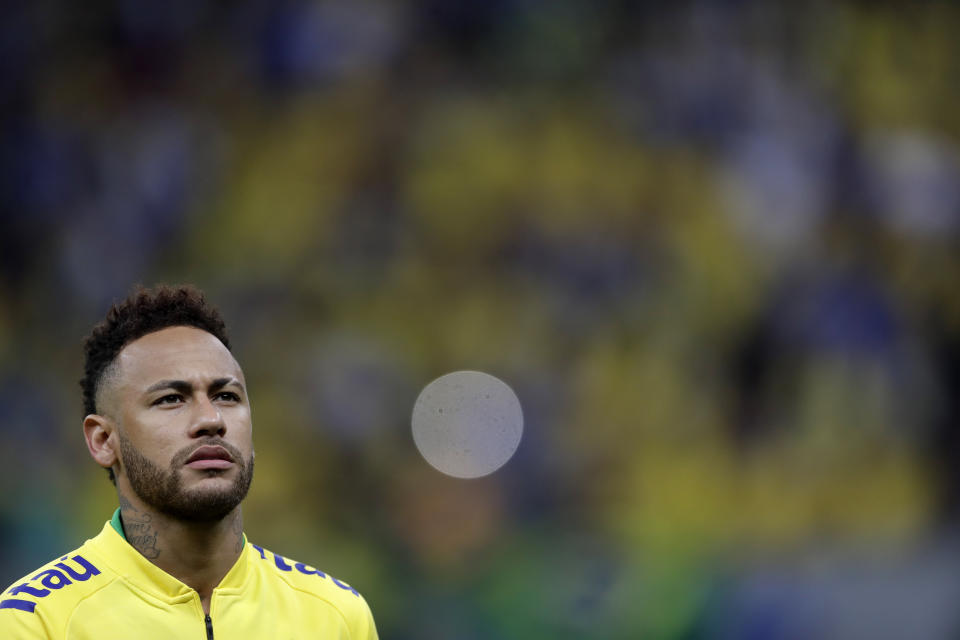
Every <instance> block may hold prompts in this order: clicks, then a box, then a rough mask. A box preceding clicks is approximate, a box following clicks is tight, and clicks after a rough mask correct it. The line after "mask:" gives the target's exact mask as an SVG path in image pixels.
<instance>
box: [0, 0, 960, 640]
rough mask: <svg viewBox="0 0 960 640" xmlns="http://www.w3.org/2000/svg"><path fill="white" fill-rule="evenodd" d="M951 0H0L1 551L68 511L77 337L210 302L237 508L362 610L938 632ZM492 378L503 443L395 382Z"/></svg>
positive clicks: (949, 625)
mask: <svg viewBox="0 0 960 640" xmlns="http://www.w3.org/2000/svg"><path fill="white" fill-rule="evenodd" d="M958 32H960V10H958V8H957V7H956V6H954V5H951V4H950V3H923V4H918V5H916V6H911V7H910V8H906V7H904V6H901V5H898V4H896V3H883V2H881V3H871V2H810V3H784V2H759V1H757V2H749V1H725V2H723V1H715V2H680V3H635V2H625V1H620V2H573V1H569V0H551V1H549V2H547V1H544V0H486V1H483V2H481V1H477V0H468V1H464V2H450V1H443V0H417V1H411V2H402V3H401V2H377V1H368V0H333V1H323V2H308V1H305V0H279V1H275V2H266V1H252V2H242V3H214V2H209V1H207V2H204V1H196V0H172V1H170V2H164V3H155V2H146V1H144V0H116V1H114V2H103V1H100V2H92V3H67V2H58V1H53V0H39V1H36V2H29V3H28V2H12V3H7V4H6V5H5V8H4V11H3V18H2V20H0V435H2V439H3V442H4V444H3V446H2V449H0V483H2V484H0V486H2V491H0V549H2V552H0V582H2V583H3V584H9V583H10V582H12V581H13V580H15V579H16V578H17V577H19V576H21V575H23V574H24V573H26V572H28V571H30V570H31V569H33V568H35V567H36V566H38V565H39V564H41V563H43V562H46V561H47V560H49V559H50V558H52V557H54V555H55V554H57V553H61V552H63V551H66V550H68V549H71V548H74V547H76V546H77V545H78V544H79V543H80V542H81V541H82V540H84V539H86V538H87V537H91V536H92V535H94V534H96V533H97V532H98V531H99V529H100V527H101V526H102V524H103V522H104V521H105V520H106V519H108V518H109V516H110V514H111V512H112V510H113V509H114V507H115V504H116V502H115V500H116V498H115V494H114V492H113V489H112V486H111V485H110V483H109V481H108V480H107V477H106V474H105V473H104V472H103V471H102V470H100V469H99V468H98V467H96V466H95V465H94V464H93V462H92V461H91V460H90V459H89V457H88V455H87V453H86V450H85V448H84V444H83V440H82V434H81V430H80V423H81V420H82V415H81V414H82V410H81V402H80V390H79V386H78V384H77V382H78V380H79V378H80V376H81V373H82V371H81V368H82V360H81V341H82V338H83V337H84V336H85V335H86V333H87V332H88V331H89V329H90V327H91V326H92V325H93V324H94V323H95V322H97V321H98V320H99V319H100V318H101V317H102V316H103V315H104V313H105V311H106V309H107V308H108V306H109V305H110V304H111V302H113V301H114V300H117V299H120V298H122V297H124V296H125V295H126V293H127V292H128V291H129V290H130V288H131V286H132V285H133V284H134V283H137V282H141V283H144V284H148V285H149V284H153V283H156V282H192V283H195V284H197V285H198V286H200V287H201V288H203V289H205V290H206V291H207V293H208V296H209V297H210V298H211V299H212V300H213V301H214V302H215V303H217V304H218V305H220V306H221V308H222V310H223V312H224V314H225V316H226V318H227V321H228V327H229V329H230V331H231V335H232V339H233V342H234V344H235V353H236V355H237V357H238V359H239V360H240V362H241V363H242V365H243V367H244V369H245V372H246V375H247V379H248V383H249V387H250V389H251V395H252V403H253V409H254V425H255V440H256V446H257V450H258V458H257V477H256V480H255V482H254V485H253V490H252V492H251V495H250V497H249V499H248V500H247V502H246V503H245V504H246V506H245V513H246V516H247V518H246V520H247V532H248V535H249V536H250V538H251V539H252V540H254V541H256V542H258V543H259V544H261V545H264V546H267V547H268V548H272V549H276V550H277V551H278V552H279V553H283V554H285V555H287V556H290V557H293V558H296V559H302V560H303V561H305V562H309V563H311V564H315V565H316V566H318V567H321V568H322V569H324V570H326V571H329V572H330V573H332V574H333V575H336V576H338V577H340V578H343V579H344V580H347V581H348V582H350V583H352V584H353V585H354V586H356V587H357V588H358V589H359V590H360V592H361V593H363V594H364V595H365V597H366V598H367V599H368V601H369V602H370V604H371V606H372V608H373V611H374V614H375V616H376V620H377V623H378V626H379V629H380V634H381V637H382V638H385V639H394V638H395V639H400V640H404V639H411V640H412V639H426V640H433V639H438V640H439V639H452V638H456V639H461V640H462V639H467V640H469V639H486V638H495V639H499V638H511V639H512V638H524V639H528V638H551V639H556V638H611V639H627V638H653V639H664V640H666V639H693V638H720V639H750V640H768V639H771V640H772V639H784V640H786V639H801V638H802V639H809V638H853V639H858V638H871V639H883V638H924V639H925V638H931V639H940V638H958V637H960V608H958V607H957V602H958V601H960V572H958V571H957V570H956V567H957V566H960V565H958V563H960V538H958V535H957V521H958V515H960V466H958V462H960V438H958V433H957V427H958V419H960V401H958V398H960V295H958V288H957V282H958V276H960V251H958V248H960V242H958V238H960V147H958V142H957V141H958V136H960V115H958V113H960V112H958V110H957V108H956V107H957V104H958V103H960V43H958V39H957V38H956V34H957V33H958ZM458 369H475V370H482V371H486V372H488V373H491V374H493V375H496V376H498V377H499V378H501V379H503V380H504V381H506V382H507V383H508V384H510V385H511V386H512V388H513V389H514V390H515V391H516V393H517V395H518V397H519V398H520V401H521V403H522V405H523V408H524V412H525V432H524V437H523V441H522V442H521V444H520V448H519V450H518V451H517V453H516V455H515V456H514V458H513V459H512V460H511V461H510V462H509V463H508V464H507V465H506V466H505V467H504V468H503V469H501V470H500V471H499V472H497V473H495V474H493V475H492V476H488V477H486V478H482V479H478V480H458V479H454V478H449V477H446V476H444V475H442V474H440V473H439V472H437V471H435V470H434V469H433V468H431V467H430V466H429V465H427V464H426V462H424V461H423V459H422V458H421V457H420V456H419V454H418V452H417V450H416V448H415V446H414V445H413V442H412V439H411V436H410V414H411V410H412V407H413V402H414V400H415V399H416V397H417V394H418V393H419V391H420V389H421V388H422V387H423V386H424V385H426V384H427V383H428V382H430V381H431V380H433V379H434V378H436V377H437V376H439V375H442V374H444V373H447V372H449V371H453V370H458Z"/></svg>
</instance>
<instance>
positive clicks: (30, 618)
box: [0, 602, 50, 640]
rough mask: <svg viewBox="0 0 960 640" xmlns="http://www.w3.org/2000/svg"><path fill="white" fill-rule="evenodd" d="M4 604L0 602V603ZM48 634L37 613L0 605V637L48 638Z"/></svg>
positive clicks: (8, 639) (10, 639)
mask: <svg viewBox="0 0 960 640" xmlns="http://www.w3.org/2000/svg"><path fill="white" fill-rule="evenodd" d="M3 604H5V603H4V602H0V605H3ZM49 637H50V635H49V634H48V633H47V629H46V627H45V626H44V624H43V620H42V619H41V618H40V616H39V615H37V614H36V613H34V612H32V611H23V610H20V609H17V608H14V607H12V606H8V607H0V638H3V639H4V640H48V638H49Z"/></svg>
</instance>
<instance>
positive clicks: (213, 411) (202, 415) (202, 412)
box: [190, 396, 227, 438]
mask: <svg viewBox="0 0 960 640" xmlns="http://www.w3.org/2000/svg"><path fill="white" fill-rule="evenodd" d="M195 406H196V408H197V409H196V414H195V415H194V419H193V424H192V425H191V427H190V435H191V436H192V437H194V438H196V437H199V436H214V435H215V436H220V437H223V435H224V434H225V433H226V432H227V425H226V423H225V422H224V421H223V414H221V413H220V409H219V408H218V407H217V406H216V405H215V404H213V402H211V401H210V398H207V397H206V396H204V397H202V398H199V399H198V400H197V403H196V405H195Z"/></svg>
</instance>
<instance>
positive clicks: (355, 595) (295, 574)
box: [250, 544, 367, 613]
mask: <svg viewBox="0 0 960 640" xmlns="http://www.w3.org/2000/svg"><path fill="white" fill-rule="evenodd" d="M250 554H251V557H250V561H251V562H252V563H254V565H255V567H256V570H257V571H258V572H259V573H261V574H263V575H265V576H266V579H267V580H269V581H271V582H274V583H277V584H278V585H280V584H282V585H285V587H281V588H289V589H294V590H296V591H300V592H303V593H306V594H308V595H311V596H314V597H317V598H321V599H323V600H327V601H328V602H330V603H331V604H333V605H334V606H336V607H338V608H340V609H342V610H344V613H348V612H349V611H364V610H366V609H367V604H366V601H365V600H364V599H363V597H362V596H361V595H360V592H358V591H357V590H356V589H355V588H353V587H352V586H350V585H349V584H348V583H346V582H344V581H342V580H339V579H338V578H336V577H334V576H332V575H330V574H329V573H327V572H325V571H323V570H321V569H318V568H316V567H314V566H312V565H309V564H305V563H303V562H299V561H297V560H294V559H292V558H288V557H286V556H282V555H280V554H279V553H275V552H273V551H270V550H269V549H264V548H263V547H261V546H260V545H256V544H250Z"/></svg>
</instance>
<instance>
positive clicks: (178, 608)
mask: <svg viewBox="0 0 960 640" xmlns="http://www.w3.org/2000/svg"><path fill="white" fill-rule="evenodd" d="M115 522H119V519H117V518H116V517H115ZM120 531H122V529H119V527H116V525H112V524H111V523H110V522H108V523H106V524H105V525H104V527H103V531H101V532H100V534H99V535H97V536H96V537H95V538H93V539H92V540H87V541H86V542H85V543H84V544H83V546H81V547H80V548H79V549H77V550H76V551H71V552H70V553H68V554H67V555H65V556H63V557H62V558H60V559H58V560H54V561H53V562H50V563H48V564H46V565H45V566H43V567H41V568H40V569H39V570H38V571H36V572H34V573H31V574H29V575H28V576H27V577H25V578H23V579H22V580H18V581H17V582H15V583H14V584H13V585H11V586H10V587H9V588H8V589H7V590H6V591H4V592H3V593H2V594H0V638H3V640H34V639H39V638H46V639H49V640H61V639H64V640H121V639H122V640H129V639H130V638H137V639H138V640H141V639H142V640H171V639H176V640H209V639H211V638H218V639H221V640H222V639H227V638H229V639H230V640H260V639H263V640H267V639H269V640H287V639H291V640H292V639H294V638H295V639H296V640H306V639H308V638H325V639H326V638H330V639H334V638H335V639H338V640H348V639H349V640H374V639H376V638H377V630H376V627H375V626H374V623H373V616H372V615H371V613H370V608H369V607H368V606H367V603H366V601H365V600H364V599H363V597H361V596H360V594H359V593H357V591H356V590H355V589H354V588H353V587H351V586H350V585H348V584H345V583H343V582H340V581H339V580H337V579H336V578H334V577H333V576H330V575H327V574H326V573H324V572H322V571H320V570H319V569H315V568H314V567H311V566H309V565H305V564H303V563H300V562H295V561H294V560H290V559H288V558H284V557H283V556H280V555H277V554H275V553H273V552H271V551H267V550H266V549H264V548H262V547H259V546H257V545H255V544H250V543H249V542H247V543H246V544H244V547H243V551H241V553H240V558H239V559H238V560H237V562H236V564H234V565H233V567H232V568H231V569H230V571H229V572H228V573H227V575H226V576H224V578H223V580H222V581H221V582H220V584H219V585H218V586H217V587H216V588H215V589H214V590H213V595H212V597H211V599H210V615H209V617H207V616H206V615H205V614H204V612H203V607H202V606H201V605H200V595H199V594H198V593H197V592H196V591H194V590H193V589H191V588H190V587H188V586H187V585H185V584H183V583H182V582H180V581H179V580H177V579H176V578H174V577H173V576H171V575H170V574H168V573H165V572H164V571H162V570H161V569H159V568H157V567H156V566H154V565H153V564H152V563H151V562H150V561H149V560H147V559H146V558H144V557H143V556H142V555H140V552H138V551H137V550H136V549H134V548H133V547H132V546H130V544H129V543H128V542H127V541H126V539H124V537H123V535H122V534H121V533H120Z"/></svg>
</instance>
